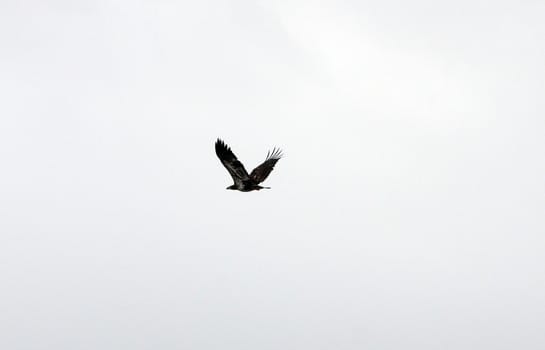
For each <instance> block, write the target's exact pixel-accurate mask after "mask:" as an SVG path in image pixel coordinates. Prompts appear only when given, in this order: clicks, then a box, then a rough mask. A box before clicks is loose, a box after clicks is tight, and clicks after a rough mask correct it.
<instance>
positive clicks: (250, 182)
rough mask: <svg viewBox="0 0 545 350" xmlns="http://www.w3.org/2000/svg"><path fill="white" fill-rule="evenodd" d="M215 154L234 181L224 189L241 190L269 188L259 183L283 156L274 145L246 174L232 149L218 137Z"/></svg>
mask: <svg viewBox="0 0 545 350" xmlns="http://www.w3.org/2000/svg"><path fill="white" fill-rule="evenodd" d="M216 155H217V156H218V158H219V159H220V161H221V164H223V166H224V167H225V168H226V169H227V171H228V172H229V174H230V175H231V177H232V178H233V181H234V184H233V185H231V186H229V187H227V188H226V189H227V190H238V191H242V192H250V191H260V190H262V189H270V187H263V186H260V185H259V184H260V183H262V182H263V181H265V179H266V178H267V177H268V176H269V174H270V173H271V171H272V170H273V169H274V166H275V165H276V162H278V161H279V160H280V158H282V156H283V155H282V151H281V150H280V149H278V148H276V147H275V148H274V149H273V150H272V151H269V152H268V153H267V157H266V158H265V161H264V162H263V163H261V164H260V165H259V166H258V167H256V168H255V169H254V170H252V172H251V173H250V174H248V172H247V171H246V169H244V165H243V164H242V163H241V162H240V161H239V160H238V159H237V156H235V154H234V153H233V151H231V148H230V147H229V146H227V144H226V143H225V142H223V141H222V140H221V139H219V138H218V139H217V140H216Z"/></svg>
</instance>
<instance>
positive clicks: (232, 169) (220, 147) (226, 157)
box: [216, 139, 250, 184]
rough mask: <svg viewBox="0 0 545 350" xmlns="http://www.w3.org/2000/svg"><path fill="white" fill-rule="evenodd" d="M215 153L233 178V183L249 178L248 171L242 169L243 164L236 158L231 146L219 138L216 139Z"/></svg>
mask: <svg viewBox="0 0 545 350" xmlns="http://www.w3.org/2000/svg"><path fill="white" fill-rule="evenodd" d="M216 155H217V156H218V158H219V159H220V161H221V164H223V166H224V167H225V168H226V169H227V171H228V172H229V174H230V175H231V177H232V178H233V181H234V182H235V184H238V183H240V182H242V181H245V180H248V179H249V178H250V177H249V175H248V172H247V171H246V169H244V165H242V163H241V162H240V161H239V160H238V159H237V157H236V156H235V154H234V153H233V151H231V148H229V146H227V145H226V144H225V142H223V141H222V140H220V139H218V140H217V141H216Z"/></svg>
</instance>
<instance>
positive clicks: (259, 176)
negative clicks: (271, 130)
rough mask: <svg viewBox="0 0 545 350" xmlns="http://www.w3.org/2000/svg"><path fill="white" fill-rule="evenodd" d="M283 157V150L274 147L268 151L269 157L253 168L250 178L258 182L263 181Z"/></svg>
mask: <svg viewBox="0 0 545 350" xmlns="http://www.w3.org/2000/svg"><path fill="white" fill-rule="evenodd" d="M280 158H282V151H280V150H279V149H276V148H274V149H273V150H272V152H271V151H269V152H268V153H267V158H266V159H265V161H264V162H263V163H261V164H260V165H259V166H258V167H257V168H255V169H254V170H252V173H251V174H250V178H251V179H252V180H254V181H255V182H256V183H261V182H263V181H265V179H266V178H267V176H269V174H270V173H271V171H272V170H273V169H274V166H275V164H276V162H278V161H279V160H280Z"/></svg>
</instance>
